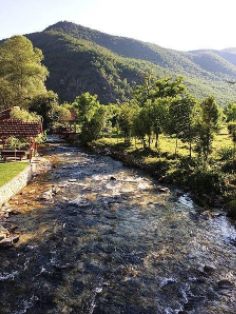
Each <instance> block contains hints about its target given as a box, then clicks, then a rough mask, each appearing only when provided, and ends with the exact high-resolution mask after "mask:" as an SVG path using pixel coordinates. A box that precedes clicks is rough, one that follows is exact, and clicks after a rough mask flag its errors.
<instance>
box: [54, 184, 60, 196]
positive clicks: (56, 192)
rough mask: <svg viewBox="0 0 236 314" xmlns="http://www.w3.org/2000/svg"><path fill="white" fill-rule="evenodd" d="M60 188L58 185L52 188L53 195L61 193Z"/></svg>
mask: <svg viewBox="0 0 236 314" xmlns="http://www.w3.org/2000/svg"><path fill="white" fill-rule="evenodd" d="M60 190H61V189H60V188H59V186H58V185H55V186H53V187H52V194H54V195H55V194H58V193H59V192H60Z"/></svg>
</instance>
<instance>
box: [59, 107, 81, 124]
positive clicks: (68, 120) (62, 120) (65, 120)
mask: <svg viewBox="0 0 236 314" xmlns="http://www.w3.org/2000/svg"><path fill="white" fill-rule="evenodd" d="M70 114H71V116H70V117H69V118H61V119H60V121H61V122H73V121H75V120H76V117H77V114H76V111H74V110H72V111H71V112H70Z"/></svg>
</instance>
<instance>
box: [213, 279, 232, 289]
mask: <svg viewBox="0 0 236 314" xmlns="http://www.w3.org/2000/svg"><path fill="white" fill-rule="evenodd" d="M217 285H218V288H219V289H231V288H233V283H232V282H231V281H229V280H227V279H222V280H220V281H218V283H217Z"/></svg>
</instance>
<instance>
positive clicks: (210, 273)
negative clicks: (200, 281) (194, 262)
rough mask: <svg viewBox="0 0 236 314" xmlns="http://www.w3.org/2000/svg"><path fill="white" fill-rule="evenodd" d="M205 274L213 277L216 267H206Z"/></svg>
mask: <svg viewBox="0 0 236 314" xmlns="http://www.w3.org/2000/svg"><path fill="white" fill-rule="evenodd" d="M203 270H204V272H206V273H207V274H208V275H212V274H213V273H214V272H215V271H216V268H215V267H214V266H210V265H205V266H204V268H203Z"/></svg>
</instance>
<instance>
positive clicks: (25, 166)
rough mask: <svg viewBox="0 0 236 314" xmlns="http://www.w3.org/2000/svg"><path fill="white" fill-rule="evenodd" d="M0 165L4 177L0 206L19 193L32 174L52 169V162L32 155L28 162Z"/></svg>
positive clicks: (0, 191) (0, 188) (0, 193)
mask: <svg viewBox="0 0 236 314" xmlns="http://www.w3.org/2000/svg"><path fill="white" fill-rule="evenodd" d="M0 166H1V167H0V169H1V168H3V172H2V173H1V175H3V177H4V184H2V186H1V187H0V208H1V206H2V205H3V204H5V203H6V202H8V201H9V200H10V199H11V198H12V197H14V196H15V195H16V194H17V193H19V192H20V191H21V190H22V189H23V188H24V187H25V186H26V185H27V184H28V183H29V182H30V181H31V179H32V177H33V176H36V175H38V174H42V173H45V172H47V171H49V170H51V169H52V163H51V162H50V161H49V160H48V159H45V158H42V157H37V158H36V157H34V158H33V159H32V161H31V162H30V163H29V162H13V163H10V162H9V163H4V164H0Z"/></svg>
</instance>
